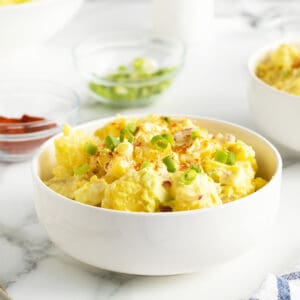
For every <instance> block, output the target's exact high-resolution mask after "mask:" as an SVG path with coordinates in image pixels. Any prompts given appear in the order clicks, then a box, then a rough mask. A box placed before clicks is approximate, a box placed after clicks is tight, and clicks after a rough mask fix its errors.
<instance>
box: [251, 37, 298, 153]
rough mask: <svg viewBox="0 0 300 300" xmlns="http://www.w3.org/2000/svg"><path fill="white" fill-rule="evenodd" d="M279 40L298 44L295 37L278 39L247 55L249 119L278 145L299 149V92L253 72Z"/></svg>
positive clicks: (277, 44) (276, 45) (294, 149)
mask: <svg viewBox="0 0 300 300" xmlns="http://www.w3.org/2000/svg"><path fill="white" fill-rule="evenodd" d="M283 42H284V43H287V44H293V45H298V46H300V42H299V41H298V42H295V41H279V42H276V43H273V44H271V45H268V46H266V47H263V48H261V49H259V50H258V51H256V52H255V53H254V54H253V55H252V56H251V57H250V59H249V62H248V72H249V79H248V91H247V98H248V102H249V107H250V113H251V116H252V119H253V121H254V122H255V124H256V125H257V127H258V128H259V129H260V130H261V131H262V132H263V134H265V135H266V136H268V137H269V138H270V139H272V140H273V141H274V142H275V143H276V144H278V145H281V146H285V147H287V148H288V149H290V150H293V151H296V152H300V130H299V128H300V117H299V116H300V96H296V95H292V94H289V93H288V92H285V91H281V90H278V89H276V88H274V87H272V86H270V85H268V84H266V83H265V82H264V81H262V80H261V79H259V78H258V77H257V76H256V73H255V71H256V67H257V65H258V64H259V63H260V62H261V61H262V60H263V59H264V58H266V57H267V56H268V55H269V54H270V52H272V51H274V50H275V49H277V48H278V46H279V45H281V44H282V43H283Z"/></svg>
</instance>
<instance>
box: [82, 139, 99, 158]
mask: <svg viewBox="0 0 300 300" xmlns="http://www.w3.org/2000/svg"><path fill="white" fill-rule="evenodd" d="M84 150H85V152H86V153H88V154H90V155H94V154H96V153H97V146H96V145H94V144H92V143H89V142H86V143H85V144H84Z"/></svg>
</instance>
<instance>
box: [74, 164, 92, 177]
mask: <svg viewBox="0 0 300 300" xmlns="http://www.w3.org/2000/svg"><path fill="white" fill-rule="evenodd" d="M89 169H90V166H89V165H88V164H83V165H80V166H78V167H76V168H74V175H77V176H79V175H83V174H85V173H87V172H88V171H89Z"/></svg>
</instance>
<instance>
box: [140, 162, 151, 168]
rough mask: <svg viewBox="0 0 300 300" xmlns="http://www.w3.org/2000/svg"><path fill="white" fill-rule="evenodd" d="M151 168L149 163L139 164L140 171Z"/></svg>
mask: <svg viewBox="0 0 300 300" xmlns="http://www.w3.org/2000/svg"><path fill="white" fill-rule="evenodd" d="M151 166H152V164H151V163H150V162H149V161H144V162H143V163H142V164H141V169H145V168H150V167H151Z"/></svg>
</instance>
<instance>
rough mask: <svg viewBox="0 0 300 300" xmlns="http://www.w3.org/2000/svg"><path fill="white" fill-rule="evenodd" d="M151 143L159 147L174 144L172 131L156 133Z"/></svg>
mask: <svg viewBox="0 0 300 300" xmlns="http://www.w3.org/2000/svg"><path fill="white" fill-rule="evenodd" d="M151 144H152V145H153V146H155V147H156V148H157V149H166V148H167V147H168V144H170V145H171V146H173V145H174V138H173V136H172V134H170V133H164V134H161V135H160V134H159V135H155V136H154V137H152V139H151Z"/></svg>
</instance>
